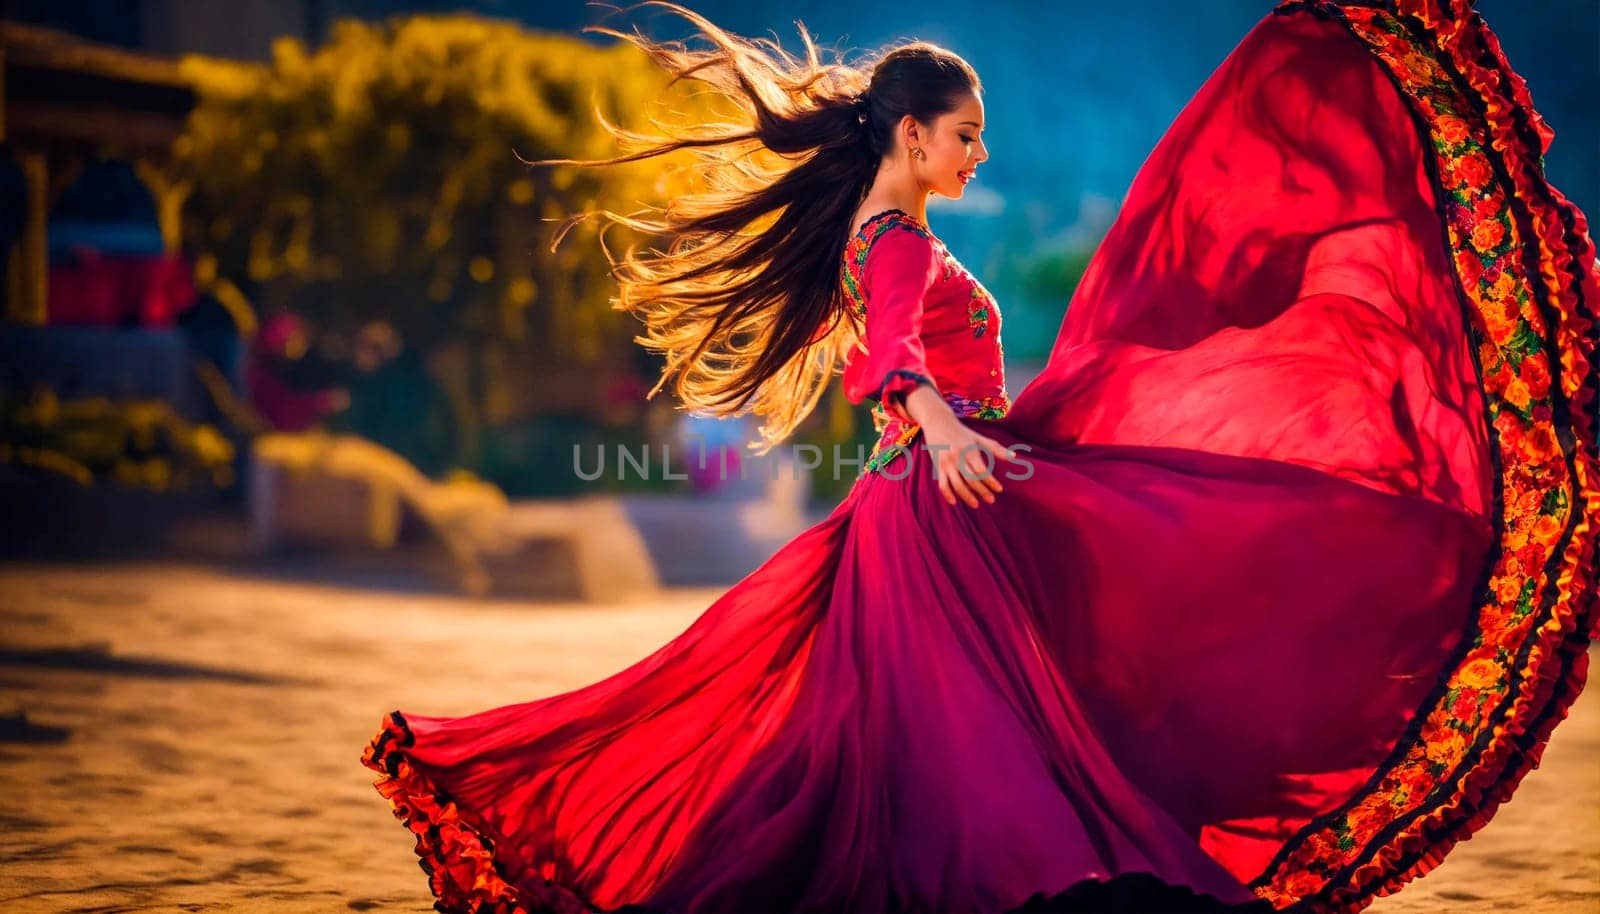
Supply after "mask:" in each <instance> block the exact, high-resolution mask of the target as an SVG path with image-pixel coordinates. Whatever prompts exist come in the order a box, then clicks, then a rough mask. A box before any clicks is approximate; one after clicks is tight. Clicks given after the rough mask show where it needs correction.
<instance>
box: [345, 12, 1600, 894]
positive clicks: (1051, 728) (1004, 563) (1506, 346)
mask: <svg viewBox="0 0 1600 914" xmlns="http://www.w3.org/2000/svg"><path fill="white" fill-rule="evenodd" d="M1399 5H1400V7H1401V8H1402V9H1401V11H1400V12H1402V13H1403V14H1404V15H1397V14H1396V13H1395V11H1393V10H1392V9H1391V6H1390V5H1389V4H1388V3H1387V2H1386V0H1377V2H1367V3H1355V2H1348V3H1333V2H1326V0H1314V2H1301V0H1293V2H1286V3H1284V4H1282V5H1281V6H1280V7H1279V8H1278V9H1277V10H1276V11H1275V12H1274V13H1273V14H1272V15H1269V16H1267V17H1266V18H1265V19H1263V20H1262V21H1261V22H1260V23H1259V24H1258V25H1257V26H1256V27H1255V28H1254V29H1252V30H1251V32H1250V33H1249V34H1248V35H1246V36H1245V37H1244V39H1243V40H1242V41H1241V42H1240V44H1239V46H1238V47H1237V48H1236V49H1235V50H1234V51H1233V52H1232V53H1231V54H1230V55H1229V57H1228V58H1227V59H1226V60H1225V61H1224V62H1223V63H1222V65H1221V66H1219V67H1218V69H1217V70H1216V72H1215V73H1214V74H1213V75H1212V76H1211V77H1210V78H1209V79H1208V80H1207V81H1206V83H1205V84H1204V85H1203V86H1202V87H1201V89H1200V91H1199V92H1198V94H1197V95H1196V96H1195V98H1194V99H1192V100H1191V101H1190V103H1189V104H1188V105H1187V106H1186V107H1185V109H1184V110H1183V112H1182V113H1181V114H1180V115H1179V116H1178V118H1177V119H1176V120H1175V121H1174V123H1173V124H1172V126H1171V127H1170V128H1169V130H1168V132H1167V134H1166V135H1165V136H1164V137H1163V138H1162V140H1161V141H1160V143H1159V144H1158V145H1157V147H1156V148H1155V150H1154V151H1153V152H1152V153H1151V155H1150V157H1149V158H1148V159H1147V161H1146V162H1145V164H1144V166H1143V167H1142V168H1141V170H1140V172H1139V174H1138V176H1137V177H1136V178H1135V180H1134V182H1133V185H1132V187H1131V188H1130V190H1129V192H1128V196H1127V198H1126V200H1125V201H1124V205H1123V208H1122V211H1121V213H1120V215H1119V217H1118V219H1117V221H1116V223H1115V224H1114V225H1113V226H1112V228H1111V230H1110V232H1109V233H1108V235H1107V236H1106V238H1105V239H1104V241H1103V242H1102V243H1101V245H1100V247H1099V248H1098V250H1097V251H1096V252H1095V255H1094V257H1093V258H1092V260H1091V262H1090V263H1089V265H1088V268H1087V272H1086V274H1085V276H1084V278H1083V281H1082V283H1081V284H1080V286H1079V288H1078V290H1077V292H1076V293H1075V294H1074V296H1073V298H1072V300H1071V302H1070V303H1069V305H1068V307H1067V310H1066V316H1065V319H1064V320H1063V322H1062V325H1061V328H1060V331H1059V334H1058V336H1057V339H1056V343H1055V347H1054V349H1053V352H1052V354H1051V358H1050V361H1049V363H1048V365H1047V366H1046V368H1045V369H1044V371H1043V372H1042V373H1041V374H1040V375H1039V376H1038V377H1037V378H1035V379H1034V380H1033V381H1032V382H1030V383H1029V384H1028V385H1027V386H1026V387H1025V388H1024V389H1023V390H1021V391H1020V392H1018V393H1017V394H1016V395H1015V397H1014V398H1012V399H1011V400H1009V401H1007V400H1006V396H1005V394H1006V391H1005V385H1004V378H1003V375H1002V374H1001V373H1000V371H1001V369H1000V365H999V360H998V356H999V332H998V330H999V313H998V310H996V309H995V307H994V303H993V301H992V299H990V298H989V297H988V296H987V294H986V293H983V292H982V291H981V286H979V285H977V284H976V283H975V282H969V276H968V274H967V273H966V271H965V270H963V269H962V268H961V267H960V265H959V264H958V263H956V262H955V261H954V260H952V259H949V258H948V256H947V253H948V252H946V251H945V250H944V248H943V246H942V245H940V244H938V242H937V239H936V238H934V237H933V236H931V235H930V234H929V233H928V232H927V229H926V227H925V226H923V225H921V224H920V223H917V222H916V221H915V220H911V219H909V218H908V217H906V216H905V215H904V214H901V213H895V212H890V213H886V214H879V215H878V216H877V217H875V218H874V219H873V220H872V221H871V222H869V224H868V225H867V226H866V227H865V228H864V229H863V231H862V232H860V233H858V235H857V237H856V238H855V239H853V240H852V242H851V244H850V245H849V248H848V251H847V259H846V263H845V264H844V270H845V287H846V293H847V294H848V295H849V305H850V306H853V307H857V308H862V307H864V308H865V314H866V317H867V334H866V335H867V344H868V345H867V351H866V352H865V353H857V354H855V355H854V356H853V357H852V359H851V361H850V364H849V367H848V370H847V374H846V378H845V385H846V388H845V389H846V392H847V394H849V395H850V396H851V398H852V399H855V400H858V401H859V400H862V399H865V398H866V397H868V396H877V397H880V398H887V402H884V401H883V400H880V403H879V405H878V407H877V413H878V415H879V418H880V421H881V422H882V423H883V425H884V431H883V438H884V439H885V440H891V438H892V441H894V442H901V441H902V440H903V441H904V442H905V443H907V444H909V449H907V450H905V451H904V452H903V453H902V452H898V451H897V452H895V453H892V454H888V456H887V457H885V456H884V455H885V454H886V453H887V452H888V451H889V448H888V447H887V446H886V445H884V444H883V442H880V447H879V448H878V449H877V450H878V456H879V457H882V458H883V459H881V460H879V461H878V463H877V464H876V465H875V466H874V467H873V468H872V469H871V470H870V471H868V472H865V473H863V474H862V475H861V477H860V478H859V479H858V480H857V481H856V484H855V485H854V486H853V487H852V489H851V490H850V492H849V494H848V495H847V496H846V497H845V498H844V500H843V501H842V502H841V503H840V504H839V506H838V507H837V508H836V509H835V510H834V511H833V513H832V514H831V515H830V516H829V517H828V518H827V519H826V520H824V521H822V522H821V523H819V524H817V525H816V526H814V527H812V528H811V529H809V530H807V531H805V532H804V533H802V534H801V535H799V536H798V537H796V538H795V539H794V540H792V541H791V542H789V543H788V544H786V545H785V546H784V547H783V548H782V549H780V550H779V551H778V552H777V553H776V554H775V555H773V556H772V558H771V559H770V560H769V561H767V562H766V563H765V564H764V565H762V566H761V567H760V568H758V569H756V570H755V571H753V572H752V573H750V574H749V575H748V576H747V577H746V578H744V579H743V580H742V581H740V582H739V583H738V584H736V585H735V586H733V587H732V588H731V589H729V590H728V591H727V592H726V593H725V594H724V595H722V596H721V597H720V598H718V599H717V600H716V601H715V602H713V603H712V604H711V606H710V607H708V608H707V610H706V611H705V613H704V614H703V615H701V616H700V617H699V618H698V619H697V620H696V621H695V622H694V623H693V624H692V625H691V626H690V627H689V628H688V629H687V630H685V631H684V632H683V633H682V634H680V635H679V636H677V637H676V638H674V639H673V640H672V641H670V642H669V643H667V644H666V645H664V646H662V647H661V648H659V649H658V650H656V651H654V652H653V653H651V654H650V655H649V656H647V657H644V658H642V659H640V660H639V661H638V662H636V663H634V664H633V665H631V666H629V667H628V668H627V669H624V670H622V671H620V672H618V673H616V674H614V675H612V676H610V677H608V678H606V679H603V680H601V681H599V682H596V683H594V684H592V685H589V686H586V687H584V688H581V689H577V690H574V691H571V692H567V693H563V694H559V695H553V696H547V697H542V698H538V699H535V700H530V701H524V702H520V703H517V704H510V705H505V706H502V707H496V708H492V709H489V710H484V711H480V712H477V713H473V714H469V715H466V716H460V717H453V716H442V715H428V714H421V713H402V712H400V711H394V712H392V713H391V714H390V715H389V716H388V717H387V718H385V720H384V722H383V726H382V729H381V730H380V732H379V733H378V734H377V735H376V736H375V737H374V739H373V740H372V742H371V744H370V745H369V746H368V748H367V751H366V753H365V755H364V757H363V762H364V763H365V764H367V765H368V766H369V767H371V768H373V769H374V770H375V771H378V772H379V773H380V777H379V779H378V781H377V786H378V788H379V790H380V791H381V792H382V793H383V795H384V796H385V797H387V798H388V799H389V800H390V801H391V802H392V803H393V808H394V812H395V814H396V815H397V816H398V817H399V818H400V819H401V820H402V821H403V822H404V823H405V824H406V825H407V826H408V827H409V829H410V830H411V832H412V834H413V835H414V836H415V839H416V851H417V853H418V854H419V855H420V857H421V858H422V864H423V868H424V870H426V871H427V872H428V873H429V885H430V887H431V889H432V891H433V892H434V894H435V895H436V896H437V897H438V904H437V907H438V909H439V910H441V911H449V912H465V911H502V912H531V911H580V910H586V909H596V908H599V909H607V910H612V909H621V908H629V909H633V910H644V909H649V910H662V911H685V912H688V911H693V912H701V911H726V912H735V911H738V912H753V911H800V910H805V911H873V912H889V911H897V912H898V911H905V912H910V911H1002V910H1019V909H1020V910H1046V909H1051V910H1084V909H1087V910H1116V909H1125V908H1126V907H1129V906H1134V905H1136V904H1142V905H1144V907H1143V908H1137V909H1146V910H1147V909H1150V908H1156V909H1162V910H1196V909H1200V908H1199V907H1196V906H1193V905H1195V904H1197V903H1202V902H1203V903H1204V904H1205V905H1206V906H1208V907H1209V908H1211V909H1221V908H1228V907H1231V906H1232V907H1237V908H1239V909H1243V908H1244V907H1245V906H1247V905H1251V906H1254V907H1256V908H1261V909H1269V908H1277V909H1285V908H1288V907H1290V906H1297V907H1296V910H1302V911H1353V910H1357V909H1359V908H1361V907H1363V906H1365V905H1366V904H1368V903H1370V901H1371V900H1372V899H1373V898H1374V897H1375V896H1377V895H1380V894H1386V893H1388V892H1391V891H1394V890H1396V889H1398V888H1399V887H1400V885H1401V884H1402V883H1404V882H1405V881H1407V880H1409V879H1411V878H1414V877H1416V876H1418V875H1421V874H1423V873H1426V872H1427V871H1428V870H1430V869H1432V868H1433V867H1434V866H1435V865H1437V864H1438V863H1439V862H1440V860H1441V859H1442V858H1443V857H1444V855H1445V853H1446V852H1447V851H1448V850H1449V849H1450V848H1451V846H1452V845H1453V844H1455V843H1456V841H1458V840H1460V839H1461V838H1464V837H1466V836H1468V835H1470V834H1471V833H1472V832H1473V831H1475V830H1476V829H1478V828H1480V827H1482V826H1483V825H1484V824H1485V823H1486V822H1487V821H1488V820H1489V818H1490V817H1491V816H1492V815H1493V813H1494V811H1495V809H1496V807H1497V806H1498V805H1499V804H1500V803H1501V802H1503V801H1504V800H1505V799H1506V798H1507V797H1509V796H1510V795H1511V793H1512V791H1513V790H1514V789H1515V787H1516V785H1517V783H1518V782H1519V780H1520V779H1521V777H1522V776H1523V775H1524V774H1525V773H1526V772H1527V771H1528V769H1529V768H1531V767H1532V766H1533V765H1535V764H1536V763H1537V761H1538V758H1539V755H1540V752H1541V751H1542V749H1543V747H1544V745H1545V742H1546V740H1547V739H1548V738H1549V735H1550V732H1551V730H1552V728H1553V727H1554V726H1555V725H1556V723H1557V722H1559V721H1560V720H1561V719H1562V718H1563V717H1564V715H1565V713H1566V709H1567V707H1568V706H1569V705H1570V704H1571V702H1572V700H1573V698H1574V697H1575V696H1576V695H1577V693H1578V692H1579V690H1580V689H1581V688H1582V686H1583V683H1584V680H1585V676H1586V667H1585V663H1586V660H1587V656H1586V653H1585V651H1586V648H1587V646H1588V643H1589V641H1590V639H1591V638H1592V637H1593V636H1594V634H1595V633H1596V630H1597V625H1596V617H1597V612H1596V590H1597V586H1600V585H1597V583H1596V567H1597V566H1596V548H1597V537H1596V532H1595V531H1596V525H1597V524H1600V491H1597V487H1596V481H1597V479H1600V457H1597V454H1596V450H1597V448H1596V443H1595V442H1596V422H1595V418H1594V410H1595V406H1596V399H1597V398H1596V393H1597V390H1596V388H1597V384H1600V380H1597V378H1596V372H1595V370H1594V367H1593V362H1592V359H1593V357H1594V350H1595V340H1596V333H1595V325H1594V306H1595V302H1597V301H1600V264H1597V263H1596V260H1595V247H1594V243H1593V241H1592V239H1591V238H1590V235H1589V232H1588V224H1587V222H1586V221H1585V219H1584V217H1583V215H1582V214H1581V213H1580V212H1579V211H1578V210H1577V209H1576V208H1574V207H1573V206H1572V205H1571V204H1570V203H1569V202H1568V201H1567V200H1566V198H1565V197H1563V196H1562V195H1561V194H1560V193H1559V192H1558V191H1557V190H1556V189H1555V188H1554V187H1552V186H1550V184H1549V183H1548V182H1547V181H1546V180H1545V178H1544V175H1543V170H1542V154H1543V151H1544V149H1545V148H1546V147H1547V146H1548V144H1549V142H1550V138H1551V135H1552V134H1551V131H1550V130H1549V128H1548V127H1547V126H1546V125H1545V124H1544V122H1543V121H1542V120H1540V118H1539V116H1538V115H1537V113H1536V112H1535V111H1534V110H1533V108H1532V105H1531V102H1530V100H1529V97H1528V92H1527V90H1526V87H1525V86H1524V85H1523V84H1522V82H1521V80H1520V79H1518V78H1517V77H1516V74H1515V73H1514V72H1513V71H1512V70H1511V68H1510V66H1509V65H1508V64H1507V62H1506V61H1505V59H1504V57H1503V56H1502V55H1501V54H1500V51H1499V47H1498V44H1497V43H1496V42H1495V39H1494V36H1493V35H1492V34H1491V33H1490V32H1489V31H1488V29H1487V28H1486V27H1485V26H1484V24H1483V22H1482V21H1481V20H1480V19H1479V18H1478V17H1477V16H1476V15H1475V14H1473V13H1472V11H1471V10H1470V8H1469V6H1468V5H1467V4H1466V3H1465V2H1464V0H1456V2H1452V3H1448V4H1447V3H1445V2H1443V0H1406V2H1401V3H1400V4H1399ZM991 371H992V372H994V374H990V373H989V372H991ZM917 383H932V384H933V385H934V386H935V387H937V388H938V389H939V390H940V392H941V393H943V394H945V395H946V396H947V398H950V399H952V402H957V401H962V402H964V401H971V402H972V403H975V404H978V405H977V406H968V407H964V408H961V410H960V411H961V412H963V413H964V414H966V415H967V418H966V419H965V420H964V421H966V422H968V423H969V424H972V425H973V426H974V427H975V428H979V429H980V430H982V431H984V432H985V433H986V434H988V435H990V436H992V437H994V438H996V439H997V440H999V441H1001V442H1002V443H1005V444H1007V445H1015V446H1017V447H1018V448H1019V450H1020V449H1021V448H1023V447H1026V448H1028V450H1027V451H1026V452H1025V453H1024V456H1025V458H1026V460H1027V461H1028V462H1029V466H1030V470H1029V471H1028V472H1027V475H1026V477H1025V478H1020V479H1017V478H1008V479H1007V481H1006V483H1005V490H1004V491H1003V492H1002V493H1000V495H999V496H998V498H997V501H996V502H995V504H993V505H983V506H981V507H979V508H977V509H970V508H967V507H966V506H965V505H956V506H951V505H949V504H947V503H946V502H945V501H944V500H943V497H942V495H941V493H940V492H939V490H938V488H937V485H936V481H935V479H934V477H933V474H932V473H931V467H930V458H929V454H928V451H927V450H926V448H924V447H923V446H922V443H921V441H920V439H919V437H918V436H917V435H916V433H915V431H911V432H909V433H907V432H906V430H905V428H904V423H905V422H906V420H907V418H908V417H905V416H904V415H897V413H898V412H899V409H900V407H901V405H902V401H901V399H900V396H901V395H903V394H904V393H905V392H906V391H907V390H909V389H910V388H911V387H914V386H915V384H917ZM896 422H898V423H899V424H900V427H899V428H898V429H896V428H892V427H891V426H893V425H895V423H896ZM902 471H904V472H902ZM1004 472H1015V471H1004ZM1018 475H1020V474H1018ZM1135 898H1137V899H1140V900H1139V901H1137V902H1135V901H1134V900H1133V899H1135Z"/></svg>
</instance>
